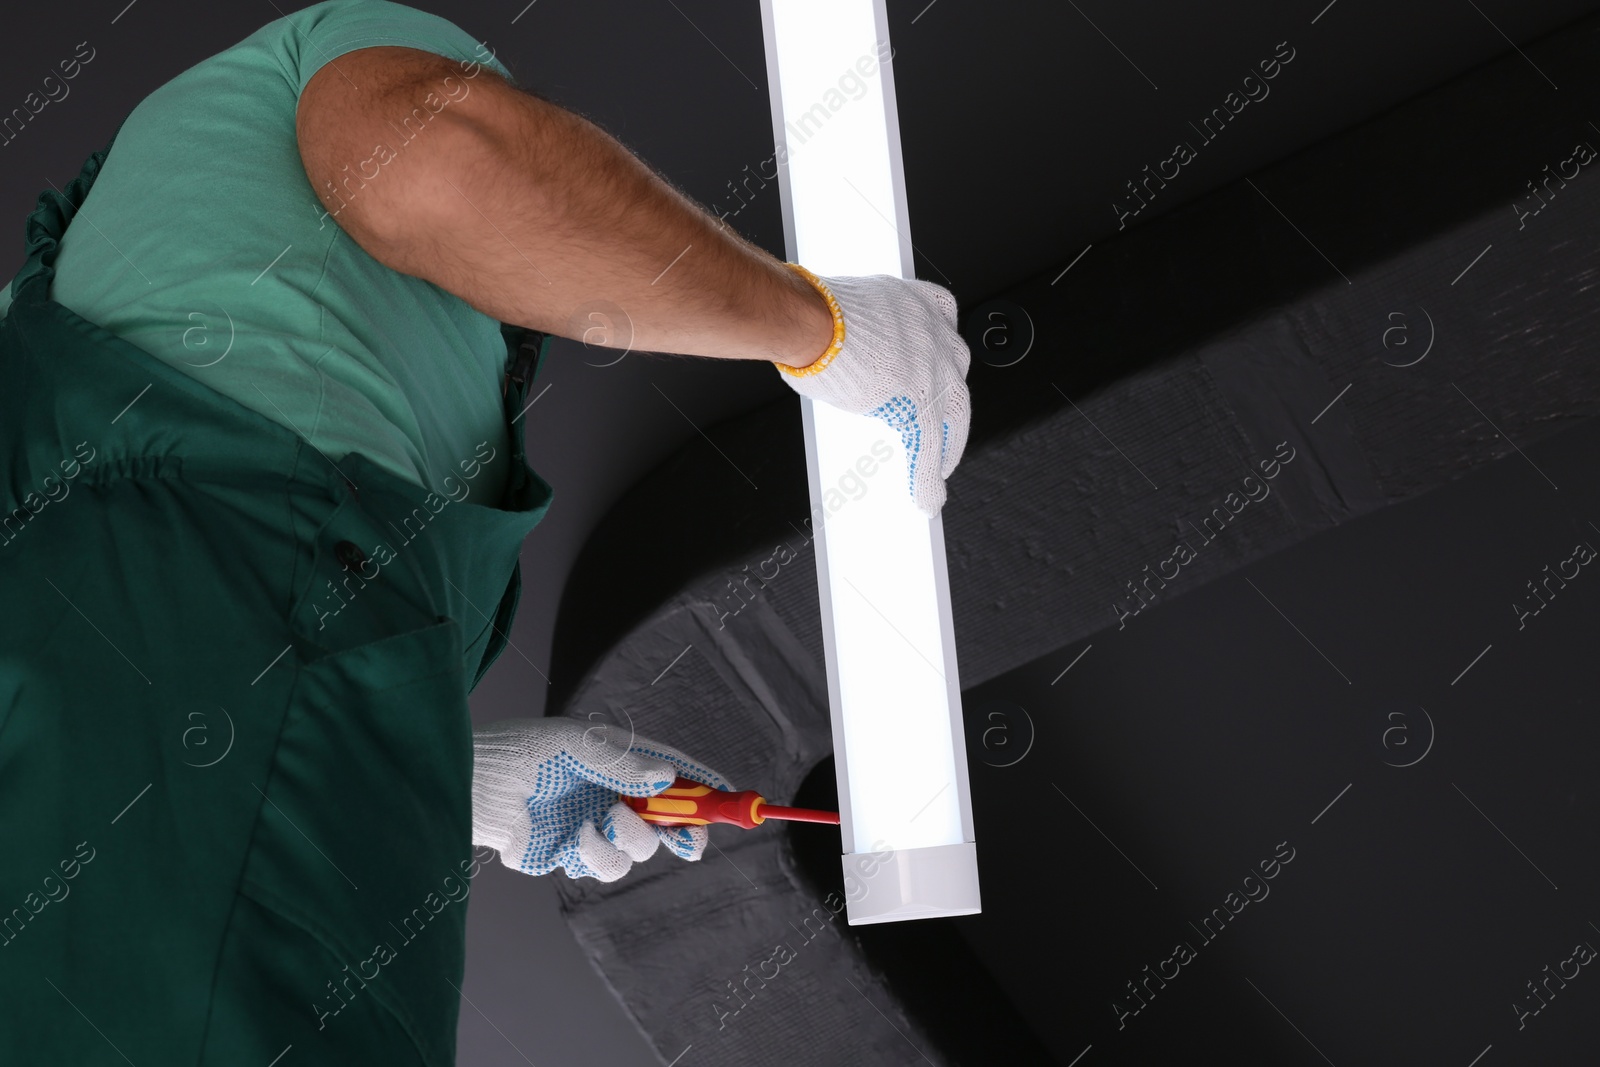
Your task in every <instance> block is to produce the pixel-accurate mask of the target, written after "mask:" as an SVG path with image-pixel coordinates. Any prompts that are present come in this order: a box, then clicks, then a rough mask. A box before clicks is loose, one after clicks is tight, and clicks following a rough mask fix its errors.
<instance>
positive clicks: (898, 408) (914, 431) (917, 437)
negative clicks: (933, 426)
mask: <svg viewBox="0 0 1600 1067" xmlns="http://www.w3.org/2000/svg"><path fill="white" fill-rule="evenodd" d="M867 414H869V415H871V416H873V417H874V418H879V419H882V420H883V421H884V422H886V423H888V424H889V428H890V429H893V430H898V431H899V433H900V442H901V444H903V445H905V449H906V487H907V488H909V489H910V490H911V495H912V496H913V497H915V496H916V495H917V461H918V460H919V459H920V458H921V457H922V427H921V425H919V424H918V422H917V404H916V401H914V400H912V399H911V398H910V397H909V396H897V397H894V398H892V399H890V400H889V401H887V402H885V403H883V404H880V405H878V406H877V407H875V408H873V409H872V410H871V411H869V412H867ZM949 446H950V424H949V423H948V422H946V423H944V438H943V440H941V441H940V443H939V449H940V454H941V455H942V454H943V452H944V450H945V449H946V448H948V447H949Z"/></svg>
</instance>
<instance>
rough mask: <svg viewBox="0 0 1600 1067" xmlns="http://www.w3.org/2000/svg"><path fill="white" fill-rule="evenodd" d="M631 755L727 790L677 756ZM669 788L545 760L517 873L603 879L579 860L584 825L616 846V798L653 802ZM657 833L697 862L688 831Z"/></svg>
mask: <svg viewBox="0 0 1600 1067" xmlns="http://www.w3.org/2000/svg"><path fill="white" fill-rule="evenodd" d="M632 751H633V752H636V753H638V754H639V755H644V756H651V757H653V758H656V759H660V760H664V761H666V762H667V763H670V764H672V765H673V766H674V767H677V768H678V769H679V770H681V771H682V772H683V773H684V774H685V775H686V776H688V777H692V778H694V779H696V780H697V781H699V780H707V784H708V785H713V786H715V787H717V788H726V787H727V784H728V783H727V782H725V781H722V779H721V776H720V775H718V774H716V773H715V772H711V771H709V770H708V769H707V768H703V767H699V766H696V765H693V764H690V763H688V761H686V760H684V759H683V758H682V757H680V756H678V755H677V754H676V753H669V752H663V751H660V750H658V749H653V748H635V749H633V750H632ZM708 779H716V781H709V780H708ZM671 784H672V779H671V778H666V779H663V780H661V781H657V782H649V783H630V782H625V781H623V780H621V779H619V778H616V777H614V776H612V775H609V774H606V773H605V772H604V770H603V769H601V768H595V767H592V766H590V765H588V764H587V763H585V762H583V761H582V760H579V759H578V758H577V757H575V756H573V755H572V754H571V753H570V752H565V751H563V752H561V753H560V754H559V755H557V756H555V757H554V758H552V759H549V760H546V761H545V762H544V763H542V764H540V765H539V768H538V770H537V773H536V775H535V778H534V785H533V789H532V790H531V792H530V794H529V796H528V799H527V808H528V815H529V818H530V821H531V823H532V827H533V831H532V833H531V834H530V835H529V838H528V845H527V847H526V848H525V849H524V850H523V853H522V860H521V863H520V864H519V867H520V868H521V870H523V871H524V872H526V873H528V874H533V875H542V874H549V873H550V872H551V871H553V870H555V869H556V868H557V867H560V868H561V869H563V870H564V871H566V872H567V875H568V876H569V877H572V878H585V877H588V878H595V877H599V875H598V874H597V872H595V871H594V870H593V869H592V868H590V867H589V865H588V864H587V863H585V862H584V861H583V859H582V857H581V855H580V854H579V850H578V844H579V833H580V831H581V830H582V828H583V827H584V825H585V824H593V825H594V826H595V828H596V829H598V830H599V831H600V833H601V834H602V835H603V836H604V837H605V838H606V840H608V841H610V842H612V843H613V844H615V843H616V828H615V826H614V825H613V824H612V812H611V809H612V807H613V806H614V805H615V804H616V803H617V800H618V794H626V795H628V796H636V797H637V796H650V795H652V794H654V793H659V792H660V791H661V790H663V789H665V788H667V787H668V786H669V785H671ZM655 829H656V831H657V836H659V837H660V838H661V840H662V842H663V843H664V844H665V845H666V846H667V847H668V848H669V849H670V850H672V851H673V852H674V853H675V854H676V855H678V856H679V857H680V858H683V859H689V858H692V857H693V855H694V853H695V848H696V841H695V836H694V834H693V833H692V832H691V829H690V828H689V827H686V826H676V827H668V826H661V827H655Z"/></svg>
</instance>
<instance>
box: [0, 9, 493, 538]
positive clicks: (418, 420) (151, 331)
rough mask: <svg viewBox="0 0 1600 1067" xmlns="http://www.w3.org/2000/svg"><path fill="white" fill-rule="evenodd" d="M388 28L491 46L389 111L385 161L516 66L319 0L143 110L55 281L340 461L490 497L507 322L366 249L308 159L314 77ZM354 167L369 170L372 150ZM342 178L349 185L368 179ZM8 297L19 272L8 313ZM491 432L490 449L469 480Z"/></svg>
mask: <svg viewBox="0 0 1600 1067" xmlns="http://www.w3.org/2000/svg"><path fill="white" fill-rule="evenodd" d="M379 45H399V46H405V47H410V48H417V49H422V50H425V51H429V52H433V53H436V54H438V55H442V56H445V57H446V58H450V59H455V60H458V61H460V62H462V63H478V64H482V67H477V66H469V67H464V68H463V69H462V72H461V73H460V74H459V75H457V76H456V80H455V81H454V82H453V83H452V84H451V85H444V86H441V87H440V89H439V90H438V91H437V94H436V96H435V97H434V98H430V103H429V106H428V107H426V108H423V109H419V111H417V112H415V113H414V114H413V116H411V117H410V120H409V121H406V120H407V116H404V115H397V116H396V119H395V123H394V124H392V125H393V126H394V128H395V133H394V135H393V138H392V140H391V141H390V143H389V145H388V148H389V154H388V156H387V157H386V158H387V159H388V160H389V161H390V165H393V163H395V162H400V161H402V160H403V157H404V155H405V152H406V151H407V148H408V146H409V145H410V143H411V142H412V141H413V140H415V139H416V138H420V137H426V136H427V135H428V128H427V124H428V123H429V122H430V121H431V120H432V119H433V118H434V117H435V114H434V112H433V110H432V109H433V107H438V108H439V110H440V112H442V111H443V109H444V108H446V107H448V106H449V104H450V103H451V102H459V101H460V100H461V99H464V98H465V96H466V95H468V94H470V92H471V91H472V85H473V81H472V79H473V78H474V77H479V76H481V75H482V71H483V69H484V68H487V69H491V70H493V71H495V72H496V73H498V74H501V75H502V76H505V77H508V78H509V77H510V75H509V72H508V71H507V70H506V68H505V67H504V66H503V65H502V64H501V63H500V62H499V61H498V60H496V59H494V58H493V56H492V55H491V54H490V50H489V49H488V48H487V46H479V45H478V44H476V43H475V42H474V41H473V39H472V38H471V37H470V36H469V35H468V34H466V33H465V32H464V31H462V30H461V29H460V28H458V27H456V26H455V25H454V24H452V23H450V22H448V21H446V20H445V19H442V18H440V17H438V16H436V15H431V14H427V13H426V12H422V11H418V10H416V9H415V8H410V7H405V6H402V5H400V4H394V3H388V2H386V0H327V2H326V3H320V4H315V5H313V6H311V7H308V8H304V9H303V10H300V11H296V12H294V13H292V14H290V15H288V16H287V17H285V18H281V19H278V20H276V21H274V22H270V23H268V24H267V25H265V26H263V27H262V28H261V29H260V30H258V31H256V32H255V33H253V34H251V35H250V36H249V37H248V38H246V39H245V40H243V41H241V42H240V43H238V44H237V45H234V46H233V47H232V48H229V49H227V50H226V51H223V52H220V53H218V54H217V55H214V56H211V57H210V58H209V59H206V60H203V61H201V62H200V63H197V64H196V65H194V66H193V67H190V68H189V69H188V70H186V71H184V72H183V73H182V74H179V75H178V76H177V77H175V78H173V79H172V80H171V81H169V82H167V83H166V84H165V85H163V86H161V87H160V88H159V89H157V90H155V91H154V92H153V93H151V94H150V95H149V96H147V97H146V98H145V99H144V100H143V101H141V102H140V103H139V104H138V106H136V107H135V108H134V109H133V111H132V112H131V113H130V114H129V116H128V119H127V122H126V123H125V124H124V125H123V127H122V129H121V131H120V133H119V134H118V135H117V138H116V141H115V143H114V145H113V146H112V149H111V152H110V153H109V154H108V155H107V157H106V161H105V165H104V169H103V170H102V171H101V174H100V176H99V178H98V180H97V181H96V182H95V185H94V188H93V189H92V190H91V192H90V194H89V196H88V199H87V200H86V201H85V202H84V205H83V208H82V211H81V212H80V215H81V217H80V218H78V219H77V220H75V222H74V224H72V225H71V226H69V228H68V229H67V232H66V234H65V236H64V237H63V238H62V242H61V251H60V255H59V257H58V259H57V261H56V271H57V274H56V279H55V283H54V287H53V290H52V294H51V295H52V296H53V297H54V298H55V299H56V300H57V301H59V302H60V303H62V304H64V305H65V306H67V307H69V308H71V309H72V310H73V311H75V312H77V313H78V314H79V315H81V316H83V317H84V318H86V319H88V320H89V321H90V322H93V323H96V324H98V325H100V326H102V327H104V328H105V329H106V330H108V331H110V332H111V333H113V334H115V335H117V336H118V337H121V338H122V339H123V340H126V341H128V342H130V343H131V344H134V345H136V346H138V347H139V348H141V349H143V350H145V351H146V352H149V353H150V354H151V355H153V356H155V357H156V358H157V359H159V360H161V361H163V362H165V363H168V364H170V365H171V366H173V367H174V368H176V369H178V370H180V371H183V372H184V373H187V374H190V375H192V376H193V377H195V378H196V379H198V380H200V381H202V382H204V383H205V384H207V385H209V386H211V387H212V388H213V389H216V390H217V391H218V392H219V393H222V394H224V395H226V396H228V397H231V398H232V399H234V400H236V401H238V402H239V403H240V404H243V405H244V406H245V407H247V408H250V409H252V410H254V411H256V412H258V413H260V414H261V415H262V416H264V417H266V418H268V419H271V420H273V421H274V422H277V423H279V424H281V425H283V426H285V427H287V428H289V429H291V430H293V431H294V432H296V433H298V434H300V435H301V436H303V437H305V438H306V439H308V440H309V441H310V442H311V443H312V444H313V445H315V446H316V447H317V448H318V449H319V450H321V452H322V453H323V454H324V455H326V456H327V457H328V458H329V459H330V460H337V459H340V458H342V457H343V456H345V455H346V454H348V453H350V452H355V451H359V452H362V453H364V454H365V455H367V456H368V457H369V458H371V459H372V460H373V461H374V462H376V463H377V464H379V465H380V466H382V467H383V468H385V469H386V470H389V471H392V472H393V473H395V474H396V475H398V476H400V477H402V478H406V479H408V480H410V481H412V482H415V483H417V484H419V485H422V486H424V487H426V488H429V489H433V490H435V491H439V492H454V493H456V494H459V493H460V491H461V490H460V489H459V488H454V489H452V487H455V486H459V485H461V484H465V485H467V486H469V487H470V489H469V495H468V496H467V497H466V499H468V500H471V501H472V502H473V503H482V504H487V505H490V506H494V505H495V504H496V503H498V501H499V499H500V496H501V494H502V491H503V489H504V485H505V479H506V476H507V471H508V469H509V464H508V457H509V455H510V447H509V443H508V442H507V439H506V426H505V413H504V407H503V400H502V396H501V382H502V377H503V374H504V370H505V361H506V346H505V341H504V340H503V339H502V336H501V334H500V327H499V323H498V322H497V321H496V320H495V319H494V318H492V317H491V316H488V315H485V314H483V313H482V312H479V311H477V310H475V309H474V308H473V307H471V306H470V305H469V304H467V303H466V302H465V301H463V300H461V299H460V298H459V297H456V296H454V295H452V294H451V293H448V292H446V291H445V290H443V289H440V288H439V287H438V286H436V285H433V284H432V283H430V282H426V281H423V280H422V279H420V278H413V277H410V276H409V275H405V274H401V273H399V272H398V271H395V270H392V269H390V268H389V267H386V266H384V265H383V264H381V263H379V262H378V261H377V260H375V259H373V258H372V257H371V256H370V255H368V254H367V253H366V252H365V251H364V250H363V249H362V248H361V247H360V246H359V245H357V244H356V243H355V241H354V240H352V239H351V238H350V236H349V235H348V234H346V233H345V232H344V231H343V230H342V229H341V228H340V227H339V225H338V223H337V221H336V220H335V219H334V218H333V217H332V216H330V215H328V214H327V213H326V211H325V209H324V208H323V206H322V204H321V202H320V201H319V200H318V199H317V196H316V194H315V192H314V191H313V189H312V186H311V182H310V179H308V178H307V177H306V173H305V168H304V165H303V164H302V163H301V160H300V151H299V146H298V143H297V141H296V139H295V127H294V116H295V107H296V105H297V103H298V101H299V97H300V91H301V90H302V89H303V88H304V87H305V84H306V82H308V81H310V79H311V76H312V75H313V74H315V73H316V72H317V70H318V69H319V68H320V67H322V66H323V64H325V63H327V62H328V61H329V60H332V59H335V58H336V57H338V56H340V55H342V54H343V53H346V52H351V51H354V50H356V49H359V48H370V47H375V46H379ZM434 101H436V102H434ZM350 165H351V172H352V173H354V172H356V171H357V169H358V168H360V171H361V173H362V175H363V176H364V177H365V176H370V175H371V172H372V168H373V167H374V166H376V164H375V163H374V162H373V161H372V160H370V159H369V160H367V161H365V162H363V161H362V160H355V159H353V160H351V161H350ZM384 177H385V175H384V174H383V172H382V169H379V170H378V172H377V174H376V175H375V176H372V180H374V181H382V180H384ZM350 189H351V190H353V191H351V192H347V193H346V194H345V195H346V197H347V201H348V200H349V199H351V198H353V196H358V195H359V194H360V188H359V186H351V187H350ZM10 303H11V288H10V285H9V284H8V285H6V286H5V288H4V290H3V291H0V315H3V314H4V312H5V310H6V308H8V307H9V305H10ZM483 441H487V442H489V444H490V445H491V446H492V447H493V448H494V450H495V460H494V461H493V462H492V463H491V464H489V465H487V467H486V469H484V470H483V471H482V472H481V473H480V474H479V475H478V476H477V477H475V478H472V479H470V480H469V479H464V478H461V477H460V476H459V475H460V471H459V470H458V465H459V464H461V463H462V462H465V461H470V460H474V459H477V458H478V457H477V455H476V452H477V449H478V445H479V443H480V442H483ZM451 474H456V475H457V477H456V478H455V479H454V480H453V481H451V482H450V483H448V484H446V483H445V482H444V479H445V478H446V477H447V476H449V475H451ZM457 498H458V499H460V497H459V496H458V497H457Z"/></svg>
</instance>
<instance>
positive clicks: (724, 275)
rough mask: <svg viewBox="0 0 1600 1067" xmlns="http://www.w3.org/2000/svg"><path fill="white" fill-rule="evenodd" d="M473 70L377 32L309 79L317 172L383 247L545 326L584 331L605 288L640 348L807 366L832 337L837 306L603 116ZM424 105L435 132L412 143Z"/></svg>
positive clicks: (327, 197) (301, 134) (491, 305)
mask: <svg viewBox="0 0 1600 1067" xmlns="http://www.w3.org/2000/svg"><path fill="white" fill-rule="evenodd" d="M463 70H464V68H463V66H462V65H461V64H459V63H457V62H455V61H453V60H448V59H444V58H443V57H440V56H436V55H433V54H432V53H429V52H423V51H418V50H416V49H411V48H400V47H379V48H364V49H361V50H358V51H355V52H350V53H347V54H345V55H343V56H340V57H339V58H337V59H336V60H334V61H333V62H331V63H329V64H327V65H325V66H324V67H322V68H321V69H320V70H319V71H318V72H317V73H316V75H314V76H313V77H312V79H311V81H310V82H309V83H308V84H307V85H306V87H305V90H304V91H303V93H302V94H301V97H300V104H299V108H298V110H297V112H296V117H295V128H296V133H297V136H298V139H299V145H300V155H301V159H302V161H303V162H304V164H305V169H306V174H307V176H308V177H309V178H310V180H311V184H312V187H313V188H314V189H315V190H316V191H317V193H318V195H319V197H320V198H321V200H322V203H323V205H324V207H325V209H326V210H327V211H328V212H329V213H330V214H331V215H333V217H334V218H336V219H337V221H338V224H339V225H340V226H341V227H343V228H344V230H345V231H346V232H347V233H349V234H350V236H351V237H352V238H353V239H354V240H355V241H356V242H357V243H358V244H360V245H361V247H362V248H363V249H365V250H366V251H367V252H368V253H369V254H370V255H372V257H373V258H374V259H376V260H378V261H379V262H381V263H383V264H385V265H387V266H389V267H392V268H393V269H395V270H397V271H400V272H402V273H404V274H409V275H413V276H415V277H418V278H424V279H426V280H428V281H430V282H433V283H434V284H435V285H437V286H439V287H440V288H442V289H445V290H447V291H448V292H451V293H454V294H455V295H456V296H459V297H460V298H462V299H463V300H465V301H466V302H467V303H469V304H471V305H472V306H473V307H475V308H477V309H478V310H480V311H482V312H484V313H486V314H488V315H492V316H493V317H494V318H496V319H498V320H500V321H502V322H509V323H513V324H515V325H519V326H526V327H529V328H532V329H536V330H542V331H544V332H547V333H554V334H560V335H566V336H571V335H573V332H574V329H573V324H574V321H575V318H574V317H575V313H579V312H582V311H583V310H584V309H585V308H588V307H593V306H595V305H596V304H597V303H598V302H601V301H604V302H609V303H611V304H614V305H616V306H617V307H620V308H621V309H622V310H623V311H624V312H625V313H626V314H627V316H628V318H629V319H630V320H631V323H632V327H633V331H632V337H631V347H633V348H634V349H642V350H645V351H653V352H675V353H682V354H685V355H699V356H713V357H725V358H731V359H767V360H774V361H777V362H780V363H786V364H788V365H790V366H794V367H803V366H806V365H807V364H809V363H811V362H813V361H814V360H816V358H817V357H818V356H820V355H821V354H822V353H823V351H824V350H825V349H826V348H827V347H828V344H829V341H830V339H831V337H832V334H833V322H832V318H831V316H830V314H829V311H828V307H827V304H826V302H825V301H824V300H823V298H822V297H821V296H820V295H819V294H818V293H817V291H816V290H815V289H813V288H812V287H811V286H810V285H809V284H808V283H807V282H806V281H805V279H803V278H801V277H800V276H798V275H797V274H796V273H795V272H794V271H792V270H790V269H789V268H787V267H784V266H783V265H782V264H781V263H780V262H779V261H778V260H776V259H774V258H773V257H772V256H770V255H768V254H767V253H766V252H764V251H762V250H761V249H759V248H757V247H755V246H754V245H752V244H751V243H750V242H748V241H746V240H744V239H743V238H742V237H740V236H738V235H737V234H736V233H734V232H733V231H732V230H730V229H729V228H728V227H727V226H726V225H724V224H723V223H722V222H721V221H720V220H718V219H716V218H714V217H713V216H711V215H710V214H709V213H707V212H706V211H705V210H703V209H702V208H700V207H699V206H698V205H696V204H695V203H693V202H691V201H690V200H688V199H687V198H686V197H684V196H683V195H681V194H680V193H678V192H677V191H676V190H675V189H674V188H673V187H672V186H670V185H669V184H668V183H667V182H665V181H664V180H663V179H662V178H660V177H659V176H658V175H657V174H656V173H655V172H654V171H652V170H651V169H650V168H649V167H647V166H646V165H645V164H644V163H642V162H640V161H639V160H638V159H637V158H636V157H635V156H633V155H632V154H631V153H629V152H628V150H627V149H625V148H623V147H622V146H621V145H620V144H619V143H618V142H617V141H616V140H615V139H614V138H612V137H611V136H610V135H609V134H607V133H605V132H604V131H603V130H601V129H600V128H599V127H597V126H595V125H594V124H593V123H590V122H588V121H587V120H585V119H583V118H581V117H579V116H577V115H575V114H573V113H572V112H570V111H567V110H565V109H563V108H560V107H557V106H556V105H554V104H551V103H548V102H547V101H544V100H542V99H540V98H538V97H535V96H531V95H529V94H527V93H524V92H521V91H520V90H517V89H515V88H513V87H511V86H510V85H509V84H508V83H507V82H506V81H505V80H504V79H503V78H501V77H499V76H498V75H497V74H495V73H494V72H493V71H491V70H489V69H488V68H486V67H479V68H477V70H476V73H475V74H473V76H472V77H470V78H469V77H465V76H464V75H463ZM446 79H451V80H450V81H449V82H448V83H447V82H446ZM430 93H432V94H434V95H433V97H432V98H431V100H430V99H429V94H430ZM441 101H443V102H444V103H443V106H442V107H441V106H440V103H441ZM418 116H420V118H419V117H418ZM408 117H410V118H411V120H412V121H411V124H410V127H411V129H412V130H416V129H422V131H423V132H421V133H420V134H416V135H415V136H414V139H413V140H411V141H410V142H409V143H406V144H404V146H403V147H400V145H401V140H402V138H401V137H400V135H399V133H398V132H397V131H399V130H401V129H403V126H404V123H405V120H406V119H407V118H408ZM379 145H385V146H391V152H390V153H388V155H390V157H391V158H389V160H388V161H387V162H380V161H379V160H380V159H382V158H383V157H382V155H381V154H380V155H378V156H377V158H375V147H376V146H379ZM368 176H370V180H367V179H368ZM618 333H619V334H624V333H625V331H618ZM586 339H587V340H589V341H591V342H592V343H598V344H612V343H615V344H618V345H621V344H628V343H630V338H628V337H627V336H625V335H622V336H614V337H611V338H607V337H605V336H603V335H591V336H590V337H588V338H586Z"/></svg>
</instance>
